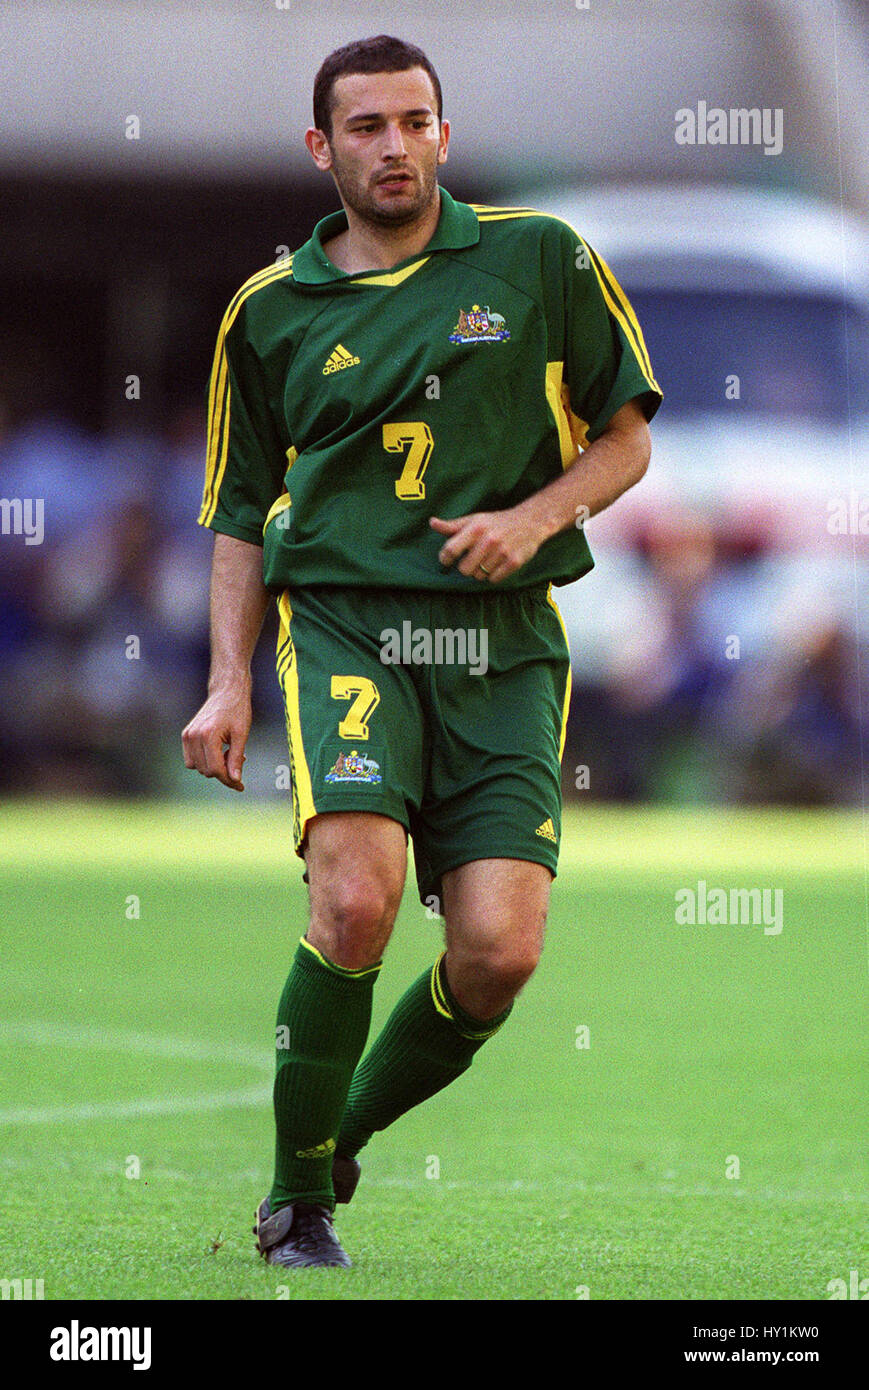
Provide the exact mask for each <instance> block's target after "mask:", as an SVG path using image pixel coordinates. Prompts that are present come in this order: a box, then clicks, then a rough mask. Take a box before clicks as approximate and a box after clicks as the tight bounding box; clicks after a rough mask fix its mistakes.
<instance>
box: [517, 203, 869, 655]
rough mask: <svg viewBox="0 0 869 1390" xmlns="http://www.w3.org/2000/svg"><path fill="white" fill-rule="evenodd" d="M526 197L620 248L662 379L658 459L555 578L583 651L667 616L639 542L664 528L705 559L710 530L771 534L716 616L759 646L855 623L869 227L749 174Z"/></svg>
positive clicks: (716, 540)
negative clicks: (735, 182)
mask: <svg viewBox="0 0 869 1390" xmlns="http://www.w3.org/2000/svg"><path fill="white" fill-rule="evenodd" d="M511 201H512V202H514V203H520V202H521V203H522V204H523V205H525V206H531V207H538V208H541V209H543V210H545V211H548V212H553V213H556V214H557V215H558V216H560V217H563V218H564V219H565V220H566V221H568V222H569V223H571V225H572V226H573V227H575V228H576V230H577V231H578V232H579V233H580V235H581V236H583V237H584V238H585V239H586V240H587V241H588V242H589V243H590V244H591V245H592V246H593V247H594V248H595V250H596V251H598V252H599V253H600V255H602V256H603V258H604V260H605V261H606V262H607V264H608V265H609V267H610V269H611V270H612V271H613V273H614V274H615V276H616V278H617V279H618V280H619V282H620V283H621V285H622V287H623V288H624V290H625V291H626V293H627V294H628V296H629V298H630V300H631V302H632V304H633V306H634V308H635V310H636V312H637V317H638V318H639V321H640V324H641V326H642V328H643V332H644V336H645V339H646V344H647V346H648V348H649V353H650V356H651V360H652V365H653V368H654V371H655V375H656V377H657V380H658V382H659V383H660V385H661V388H662V390H663V392H664V404H663V406H662V407H661V409H660V411H659V413H658V415H657V416H656V418H655V421H654V423H653V426H652V435H653V451H652V463H651V465H650V468H649V472H648V473H647V475H646V477H645V478H644V479H643V481H642V482H641V483H640V484H639V485H638V487H637V488H635V489H634V490H633V491H631V492H629V493H628V494H626V495H625V496H624V497H623V498H621V499H620V500H619V502H618V503H617V504H616V505H615V506H614V507H613V508H612V509H611V510H610V511H608V512H606V513H603V514H602V515H601V516H600V517H597V518H593V519H592V521H591V522H589V524H588V536H589V541H590V543H591V547H592V551H593V552H594V555H595V558H596V560H597V562H598V563H597V569H596V570H595V571H594V572H592V574H591V575H589V576H587V577H586V578H585V579H583V580H582V581H580V582H579V583H578V584H575V585H572V586H568V587H567V588H564V589H559V590H557V591H556V595H555V596H556V598H557V600H558V603H559V606H560V607H561V609H562V612H563V613H564V615H565V619H566V621H567V624H568V630H569V633H570V637H571V646H572V655H573V659H574V665H575V669H577V670H578V671H579V672H582V673H585V674H587V675H589V676H593V675H594V673H595V671H600V673H601V674H605V673H609V674H612V673H613V663H615V664H616V666H618V665H620V664H621V663H622V662H624V661H625V660H626V659H627V661H628V665H634V664H635V662H637V661H641V660H642V648H643V644H644V643H645V642H646V641H649V640H653V639H652V638H651V636H650V635H649V634H650V632H653V631H654V630H655V629H656V628H657V627H659V625H660V621H661V615H660V614H659V613H658V612H657V611H656V602H657V600H656V597H655V592H654V586H652V587H651V589H650V585H649V582H648V571H647V569H646V567H645V565H644V564H643V563H642V561H641V559H640V558H639V556H638V553H637V547H636V544H632V543H635V542H636V541H637V539H638V537H643V536H649V535H650V534H654V535H656V536H658V537H659V538H660V536H661V535H662V534H664V535H665V536H666V534H667V533H670V534H671V535H672V536H673V538H674V545H673V548H674V550H678V549H679V546H678V538H679V536H680V535H681V536H683V537H684V538H686V545H685V547H683V549H685V550H686V551H687V552H688V556H689V558H688V559H687V561H686V563H689V564H690V563H692V562H693V561H692V559H691V557H692V556H693V557H694V558H695V559H697V562H698V563H701V562H702V556H701V557H699V558H698V551H700V552H702V549H703V545H704V543H705V542H704V539H703V537H704V534H705V535H706V536H708V537H709V539H710V543H711V544H712V545H714V546H716V547H717V548H718V553H719V554H720V553H721V547H722V546H723V547H724V548H725V550H727V549H730V550H731V551H734V550H735V551H739V550H740V549H741V550H742V552H743V553H745V552H746V551H750V550H751V549H752V548H756V549H757V551H758V552H759V553H760V552H762V553H763V557H764V558H762V559H760V560H759V562H758V564H757V565H755V566H754V567H746V576H747V577H746V581H745V582H744V583H742V584H741V583H740V581H739V579H738V578H734V579H733V581H732V582H731V583H730V585H729V587H728V590H727V597H726V601H724V602H723V607H724V610H725V611H722V612H721V613H720V614H719V615H718V617H717V618H710V619H709V620H710V621H715V622H716V624H718V623H720V625H721V627H722V628H723V632H724V633H725V634H726V633H727V632H738V633H741V634H742V635H743V638H747V639H748V641H749V645H750V647H751V648H752V649H754V650H758V649H759V646H760V645H761V644H763V643H764V642H769V641H773V642H774V641H775V640H776V639H777V637H778V636H779V634H780V632H784V631H792V630H793V626H794V624H795V623H796V624H799V623H800V622H805V623H812V622H813V621H816V620H820V619H825V618H826V617H829V618H832V619H835V620H837V621H841V622H842V623H843V624H844V625H845V626H846V627H847V628H849V629H850V630H852V631H853V630H854V629H855V627H856V625H857V603H858V602H860V601H862V600H863V599H864V598H865V590H866V580H867V574H866V571H867V565H869V477H867V459H869V229H867V227H866V226H865V225H863V224H861V223H859V222H857V221H856V220H855V219H854V218H852V217H849V216H847V215H842V214H840V212H839V211H838V210H837V209H835V208H831V207H829V206H828V205H825V204H819V203H817V202H814V201H812V200H809V199H807V198H803V197H801V196H798V195H795V194H793V193H786V192H777V191H760V192H759V191H755V190H749V189H744V188H738V187H734V188H721V187H715V188H712V187H696V186H689V187H685V188H678V187H666V188H662V187H646V188H644V187H636V186H635V187H629V188H623V187H605V188H594V189H591V190H589V191H584V190H563V191H553V190H552V189H549V190H547V191H546V192H545V193H539V192H537V193H535V192H531V193H530V194H529V193H527V190H525V191H524V193H523V196H522V197H521V198H513V199H511ZM721 606H722V603H721V601H719V607H721ZM713 607H714V601H713ZM638 646H639V650H638ZM601 668H603V669H601Z"/></svg>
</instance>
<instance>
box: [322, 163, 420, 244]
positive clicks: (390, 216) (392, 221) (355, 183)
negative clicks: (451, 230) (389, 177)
mask: <svg viewBox="0 0 869 1390" xmlns="http://www.w3.org/2000/svg"><path fill="white" fill-rule="evenodd" d="M332 173H333V175H334V178H335V182H336V184H337V185H338V192H339V193H340V194H341V197H342V199H343V200H344V202H345V203H346V204H347V206H348V208H350V209H351V211H352V212H354V213H355V214H356V216H357V217H359V218H360V219H361V220H362V221H363V222H368V223H370V224H371V225H372V226H375V227H405V226H407V225H408V223H411V222H416V221H418V220H419V219H420V218H421V217H423V216H425V214H426V213H427V212H428V210H429V208H430V207H431V206H432V204H433V202H434V201H435V200H436V198H437V164H436V163H433V164H432V166H431V168H423V169H419V170H417V171H416V173H417V174H418V177H419V180H420V182H419V185H418V190H417V193H416V196H415V197H414V198H412V199H411V201H410V202H409V203H407V202H405V204H404V206H403V207H396V208H390V207H384V206H383V205H382V204H380V203H378V202H376V201H375V198H374V195H373V194H372V192H371V191H370V185H367V184H362V183H360V182H359V180H358V179H356V178H355V177H354V176H353V175H352V174H351V173H349V171H348V170H347V168H346V166H344V165H343V164H342V163H341V161H340V159H338V158H336V156H335V153H334V151H333V152H332ZM380 177H382V174H381V175H380Z"/></svg>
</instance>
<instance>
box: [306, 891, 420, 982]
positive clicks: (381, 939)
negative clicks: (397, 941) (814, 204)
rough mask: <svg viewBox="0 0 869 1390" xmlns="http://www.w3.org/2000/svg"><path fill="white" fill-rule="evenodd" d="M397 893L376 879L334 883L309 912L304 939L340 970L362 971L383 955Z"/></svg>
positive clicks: (393, 919) (396, 901)
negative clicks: (309, 923) (333, 886)
mask: <svg viewBox="0 0 869 1390" xmlns="http://www.w3.org/2000/svg"><path fill="white" fill-rule="evenodd" d="M399 901H400V894H399V895H398V896H396V894H395V892H394V890H392V889H391V888H390V887H388V886H387V885H384V884H382V883H380V882H378V881H377V880H376V879H371V880H368V881H365V880H362V881H358V880H357V881H355V882H351V883H344V884H340V885H337V886H336V887H335V888H334V889H333V890H332V891H331V892H330V893H328V894H327V895H326V897H325V899H324V901H323V902H321V903H319V904H318V907H317V909H316V911H314V912H312V915H311V925H310V927H309V929H308V940H309V941H310V942H311V944H312V945H314V946H316V947H317V949H318V950H319V951H322V953H323V954H324V955H325V956H326V957H327V958H328V959H329V960H331V961H332V962H333V964H334V965H340V966H341V967H342V969H344V970H364V969H365V967H366V966H369V965H374V964H375V963H376V962H377V961H379V960H381V959H382V957H383V952H384V951H385V949H386V944H387V942H388V940H389V936H390V933H391V931H392V925H393V922H394V921H395V917H396V913H397V911H398V906H399Z"/></svg>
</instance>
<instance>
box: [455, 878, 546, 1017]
mask: <svg viewBox="0 0 869 1390" xmlns="http://www.w3.org/2000/svg"><path fill="white" fill-rule="evenodd" d="M551 885H552V875H551V873H550V872H549V870H548V869H547V868H546V867H545V866H544V865H543V864H533V863H530V862H528V861H527V860H524V859H476V860H474V861H473V862H472V863H470V864H462V865H461V866H460V867H459V868H458V869H452V870H450V872H449V873H446V874H444V878H443V890H444V918H445V921H446V941H447V956H446V974H447V980H448V982H449V986H450V989H451V991H452V993H453V995H454V997H455V998H456V1000H457V1001H458V1003H459V1004H460V1005H461V1006H462V1008H463V1009H464V1010H465V1011H466V1013H468V1014H470V1015H471V1017H472V1018H477V1019H483V1020H485V1019H489V1018H493V1017H495V1016H496V1015H497V1014H501V1013H503V1011H504V1010H505V1009H506V1008H508V1007H509V1006H510V1004H511V1003H512V1002H513V1000H514V999H515V997H516V995H517V994H518V993H519V991H520V989H521V988H522V986H523V985H524V984H525V982H526V981H527V980H528V979H529V978H530V976H531V975H532V974H533V972H534V970H535V968H536V966H537V962H538V961H539V959H540V953H541V951H542V949H543V936H544V932H545V929H546V914H547V911H548V909H549V891H550V887H551Z"/></svg>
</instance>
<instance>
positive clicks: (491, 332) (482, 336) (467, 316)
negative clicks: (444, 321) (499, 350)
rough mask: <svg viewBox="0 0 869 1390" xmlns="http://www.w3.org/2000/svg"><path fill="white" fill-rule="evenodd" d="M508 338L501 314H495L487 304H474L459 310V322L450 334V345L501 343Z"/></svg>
mask: <svg viewBox="0 0 869 1390" xmlns="http://www.w3.org/2000/svg"><path fill="white" fill-rule="evenodd" d="M509 337H510V330H509V328H508V327H507V324H506V321H505V319H504V315H503V314H496V313H495V311H494V310H493V309H490V308H489V306H488V304H484V305H483V306H482V307H481V306H480V305H479V304H474V305H473V306H472V307H471V308H470V309H467V310H465V309H460V310H459V321H458V323H457V324H456V326H455V328H454V329H453V331H452V333H451V334H450V338H449V340H450V342H451V343H503V342H505V341H506V339H507V338H509Z"/></svg>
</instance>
